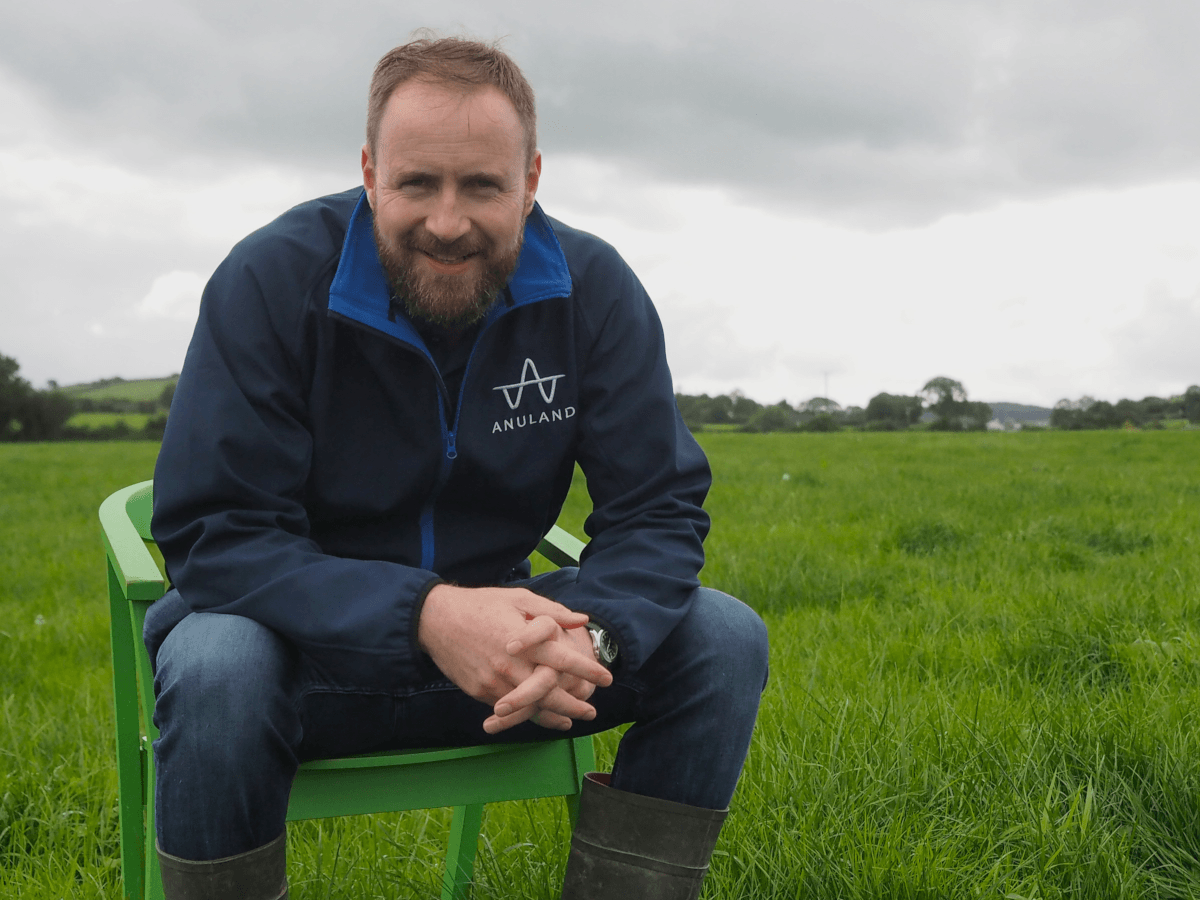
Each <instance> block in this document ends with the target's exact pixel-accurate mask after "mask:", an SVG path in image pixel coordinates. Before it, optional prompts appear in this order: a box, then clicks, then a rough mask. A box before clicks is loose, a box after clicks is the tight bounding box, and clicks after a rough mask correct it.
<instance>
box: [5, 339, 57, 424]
mask: <svg viewBox="0 0 1200 900" xmlns="http://www.w3.org/2000/svg"><path fill="white" fill-rule="evenodd" d="M20 369H21V366H20V364H19V363H18V362H17V361H16V360H15V359H13V358H12V357H9V356H4V355H2V354H0V440H2V441H46V440H53V439H55V438H57V437H59V436H60V435H61V434H62V428H63V425H65V424H66V422H67V419H69V418H71V414H72V413H73V412H74V403H73V402H72V401H71V398H70V397H69V396H67V394H66V393H65V392H63V391H60V390H57V389H53V390H49V391H35V390H34V389H33V387H32V386H31V385H30V384H29V382H28V381H26V380H25V379H24V378H21V377H20V376H19V375H17V372H19V371H20Z"/></svg>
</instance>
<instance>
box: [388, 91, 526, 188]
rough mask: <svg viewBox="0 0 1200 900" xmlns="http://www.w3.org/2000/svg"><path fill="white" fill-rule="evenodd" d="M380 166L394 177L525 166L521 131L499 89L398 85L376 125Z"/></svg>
mask: <svg viewBox="0 0 1200 900" xmlns="http://www.w3.org/2000/svg"><path fill="white" fill-rule="evenodd" d="M380 126H381V127H380V131H379V147H378V150H379V156H380V157H381V158H380V162H381V163H382V164H384V165H386V166H387V167H388V168H389V169H391V170H392V171H393V172H394V171H396V170H398V169H404V170H410V171H419V170H432V169H438V168H443V167H445V166H446V165H452V166H455V167H456V168H457V167H465V168H471V169H478V170H479V171H480V172H493V173H498V172H499V171H501V170H505V169H508V168H511V167H514V166H519V165H521V164H522V163H523V161H524V131H523V130H522V127H521V123H520V120H519V119H518V118H517V114H516V110H515V109H514V108H513V106H512V103H511V102H510V101H509V100H508V98H507V97H505V96H504V94H503V93H501V92H500V91H499V90H498V89H496V88H494V87H491V86H490V85H489V86H485V87H482V88H478V89H472V90H469V91H464V90H463V88H462V86H460V85H445V84H441V83H431V82H427V81H426V82H417V81H416V80H415V79H414V80H412V81H408V82H405V83H404V84H402V85H400V86H399V87H398V88H397V89H396V90H395V91H394V92H393V93H392V96H391V97H390V98H389V100H388V106H387V109H386V111H385V113H384V116H383V119H382V121H381V123H380Z"/></svg>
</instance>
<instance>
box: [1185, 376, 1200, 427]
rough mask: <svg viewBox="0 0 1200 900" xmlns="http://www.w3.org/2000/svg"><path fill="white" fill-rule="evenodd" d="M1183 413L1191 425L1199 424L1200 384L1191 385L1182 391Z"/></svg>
mask: <svg viewBox="0 0 1200 900" xmlns="http://www.w3.org/2000/svg"><path fill="white" fill-rule="evenodd" d="M1183 414H1184V416H1185V417H1186V418H1187V420H1188V421H1189V422H1191V423H1192V424H1193V425H1200V384H1193V385H1191V386H1190V387H1189V388H1188V389H1187V391H1186V392H1185V393H1184V395H1183Z"/></svg>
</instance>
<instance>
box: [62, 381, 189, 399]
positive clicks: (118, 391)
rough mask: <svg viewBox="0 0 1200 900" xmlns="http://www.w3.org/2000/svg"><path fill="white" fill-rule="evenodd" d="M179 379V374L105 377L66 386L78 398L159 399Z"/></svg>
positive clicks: (67, 390) (69, 392)
mask: <svg viewBox="0 0 1200 900" xmlns="http://www.w3.org/2000/svg"><path fill="white" fill-rule="evenodd" d="M178 380H179V376H178V375H168V376H167V377H165V378H138V379H135V380H133V381H126V380H125V379H124V378H105V379H103V380H102V381H92V382H89V383H87V384H72V385H68V386H66V387H64V388H63V389H62V390H64V391H66V392H67V393H68V394H70V395H71V396H72V397H74V398H75V399H76V400H83V399H88V400H131V401H134V402H139V401H143V400H157V399H158V398H159V397H160V396H161V395H162V392H163V388H165V387H166V386H167V385H168V384H174V383H175V382H176V381H178Z"/></svg>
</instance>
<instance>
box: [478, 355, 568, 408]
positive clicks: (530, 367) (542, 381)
mask: <svg viewBox="0 0 1200 900" xmlns="http://www.w3.org/2000/svg"><path fill="white" fill-rule="evenodd" d="M530 375H533V377H532V378H530V377H529V376H530ZM566 377H567V376H566V375H547V376H546V377H545V378H541V377H539V376H538V370H537V366H535V365H534V364H533V360H532V359H530V358H529V357H525V365H523V366H521V380H520V381H518V382H517V383H516V384H498V385H496V386H495V387H494V388H492V390H493V391H504V399H505V400H507V401H508V408H509V409H516V408H517V407H518V406H520V405H521V395H522V394H524V393H525V388H527V387H529V385H531V384H536V385H537V389H538V393H539V394H541V395H542V399H543V400H545V401H546V403H547V404H550V403H553V402H554V389H555V388H556V387H558V379H560V378H566ZM547 381H548V382H550V391H549V393H547V391H546V382H547ZM513 388H516V391H517V399H516V400H514V399H513V397H512V394H510V393H509V391H511V390H512V389H513Z"/></svg>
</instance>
